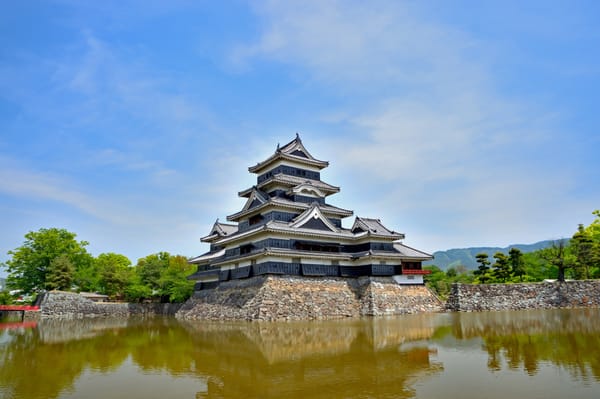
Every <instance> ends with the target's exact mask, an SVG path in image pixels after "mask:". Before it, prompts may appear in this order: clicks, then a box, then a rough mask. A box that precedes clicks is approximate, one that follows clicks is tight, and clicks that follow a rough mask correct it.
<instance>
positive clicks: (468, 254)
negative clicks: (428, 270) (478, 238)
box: [423, 240, 552, 270]
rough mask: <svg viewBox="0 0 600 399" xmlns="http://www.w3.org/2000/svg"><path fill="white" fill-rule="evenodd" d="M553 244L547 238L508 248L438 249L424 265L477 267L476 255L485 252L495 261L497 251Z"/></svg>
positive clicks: (535, 248)
mask: <svg viewBox="0 0 600 399" xmlns="http://www.w3.org/2000/svg"><path fill="white" fill-rule="evenodd" d="M550 245H552V240H545V241H540V242H536V243H535V244H514V245H509V246H508V247H506V248H500V247H473V248H457V249H449V250H447V251H437V252H434V253H433V256H434V259H433V260H431V261H427V262H423V265H424V266H427V265H436V266H437V267H439V268H440V269H442V270H447V269H448V268H450V267H456V266H459V265H463V266H465V267H466V268H467V269H469V270H474V269H477V266H478V264H477V261H476V260H475V255H477V254H479V253H481V252H485V253H486V254H488V255H489V257H490V260H491V261H492V263H493V259H491V258H492V256H494V254H495V253H496V252H502V253H504V254H506V255H508V251H510V249H511V248H518V249H520V250H521V252H533V251H537V250H538V249H542V248H546V247H548V246H550Z"/></svg>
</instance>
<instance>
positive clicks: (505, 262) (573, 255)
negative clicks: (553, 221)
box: [424, 210, 600, 298]
mask: <svg viewBox="0 0 600 399" xmlns="http://www.w3.org/2000/svg"><path fill="white" fill-rule="evenodd" d="M593 214H594V215H595V216H596V218H595V219H594V221H593V222H592V223H591V224H590V225H588V226H584V225H583V224H579V226H578V228H577V231H575V233H574V234H573V236H572V237H571V238H570V239H568V240H567V239H561V240H556V241H554V242H552V244H551V245H550V246H548V247H547V248H543V249H540V250H537V251H533V252H528V253H523V252H521V251H520V250H519V249H517V248H511V249H510V251H509V252H508V255H506V254H504V253H502V252H496V253H495V254H494V255H493V256H492V257H491V258H490V256H489V255H488V254H487V253H479V254H477V255H476V259H477V264H478V267H477V269H475V270H467V268H466V267H464V266H458V267H451V268H449V269H448V270H446V271H445V272H444V271H443V270H441V269H440V268H439V267H437V266H435V265H431V266H425V267H424V269H427V270H430V271H431V274H429V275H427V276H425V282H426V284H427V285H428V286H429V287H430V288H432V289H433V290H434V291H436V292H437V293H438V295H440V296H441V297H443V298H445V297H447V296H448V294H449V291H450V286H451V285H452V284H453V283H470V284H492V283H518V282H537V281H543V280H545V279H556V280H559V281H564V280H565V279H573V280H581V279H591V278H600V210H596V211H594V212H593Z"/></svg>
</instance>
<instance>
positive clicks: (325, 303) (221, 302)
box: [175, 275, 444, 321]
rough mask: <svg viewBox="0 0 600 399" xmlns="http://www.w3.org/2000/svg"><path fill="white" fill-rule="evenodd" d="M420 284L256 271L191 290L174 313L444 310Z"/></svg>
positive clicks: (284, 317)
mask: <svg viewBox="0 0 600 399" xmlns="http://www.w3.org/2000/svg"><path fill="white" fill-rule="evenodd" d="M443 309H444V305H443V303H442V302H441V301H440V300H439V299H438V298H437V297H436V296H435V295H433V294H432V292H431V291H430V290H429V289H428V288H427V287H425V286H423V285H400V284H398V283H397V282H396V281H394V279H393V278H391V277H359V278H343V277H306V276H279V275H269V276H258V277H252V278H249V279H243V280H231V281H226V282H223V283H221V284H220V285H219V286H218V287H217V288H214V289H210V290H203V291H200V292H198V293H196V294H195V295H194V297H192V298H191V299H190V300H188V302H186V303H185V304H184V306H183V307H182V308H181V309H180V310H179V311H178V312H177V314H176V315H175V316H176V317H177V318H180V319H186V320H190V319H191V320H194V319H198V320H261V321H277V320H281V321H288V320H323V319H336V318H359V317H363V316H387V315H400V314H409V313H424V312H439V311H443Z"/></svg>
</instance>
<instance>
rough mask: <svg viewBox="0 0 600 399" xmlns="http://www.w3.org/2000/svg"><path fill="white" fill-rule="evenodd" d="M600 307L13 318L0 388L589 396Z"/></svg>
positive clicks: (594, 391)
mask: <svg viewBox="0 0 600 399" xmlns="http://www.w3.org/2000/svg"><path fill="white" fill-rule="evenodd" d="M599 316H600V310H598V309H585V310H546V311H527V312H494V313H492V312H487V313H468V314H467V313H462V314H456V313H453V314H425V315H414V316H404V317H396V318H390V319H364V320H344V321H328V322H307V323H269V324H262V323H206V322H198V323H184V322H178V321H176V320H174V319H163V318H159V319H153V320H146V321H144V320H129V321H124V320H97V321H71V322H66V321H62V322H59V321H44V322H39V323H38V325H37V327H33V328H31V326H30V328H25V327H23V328H19V327H17V328H14V327H15V326H14V325H13V326H11V327H13V328H10V329H8V328H7V329H1V330H0V397H2V398H24V399H25V398H26V399H34V398H44V399H47V398H90V399H95V398H131V399H136V398H145V399H146V398H192V399H193V398H440V397H443V398H461V399H469V398H478V399H481V398H502V399H505V398H595V399H597V398H600V317H599ZM1 326H2V324H0V327H1Z"/></svg>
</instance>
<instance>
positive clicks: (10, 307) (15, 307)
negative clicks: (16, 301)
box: [0, 305, 40, 311]
mask: <svg viewBox="0 0 600 399" xmlns="http://www.w3.org/2000/svg"><path fill="white" fill-rule="evenodd" d="M1 310H20V311H23V310H40V307H39V306H31V305H0V311H1Z"/></svg>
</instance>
